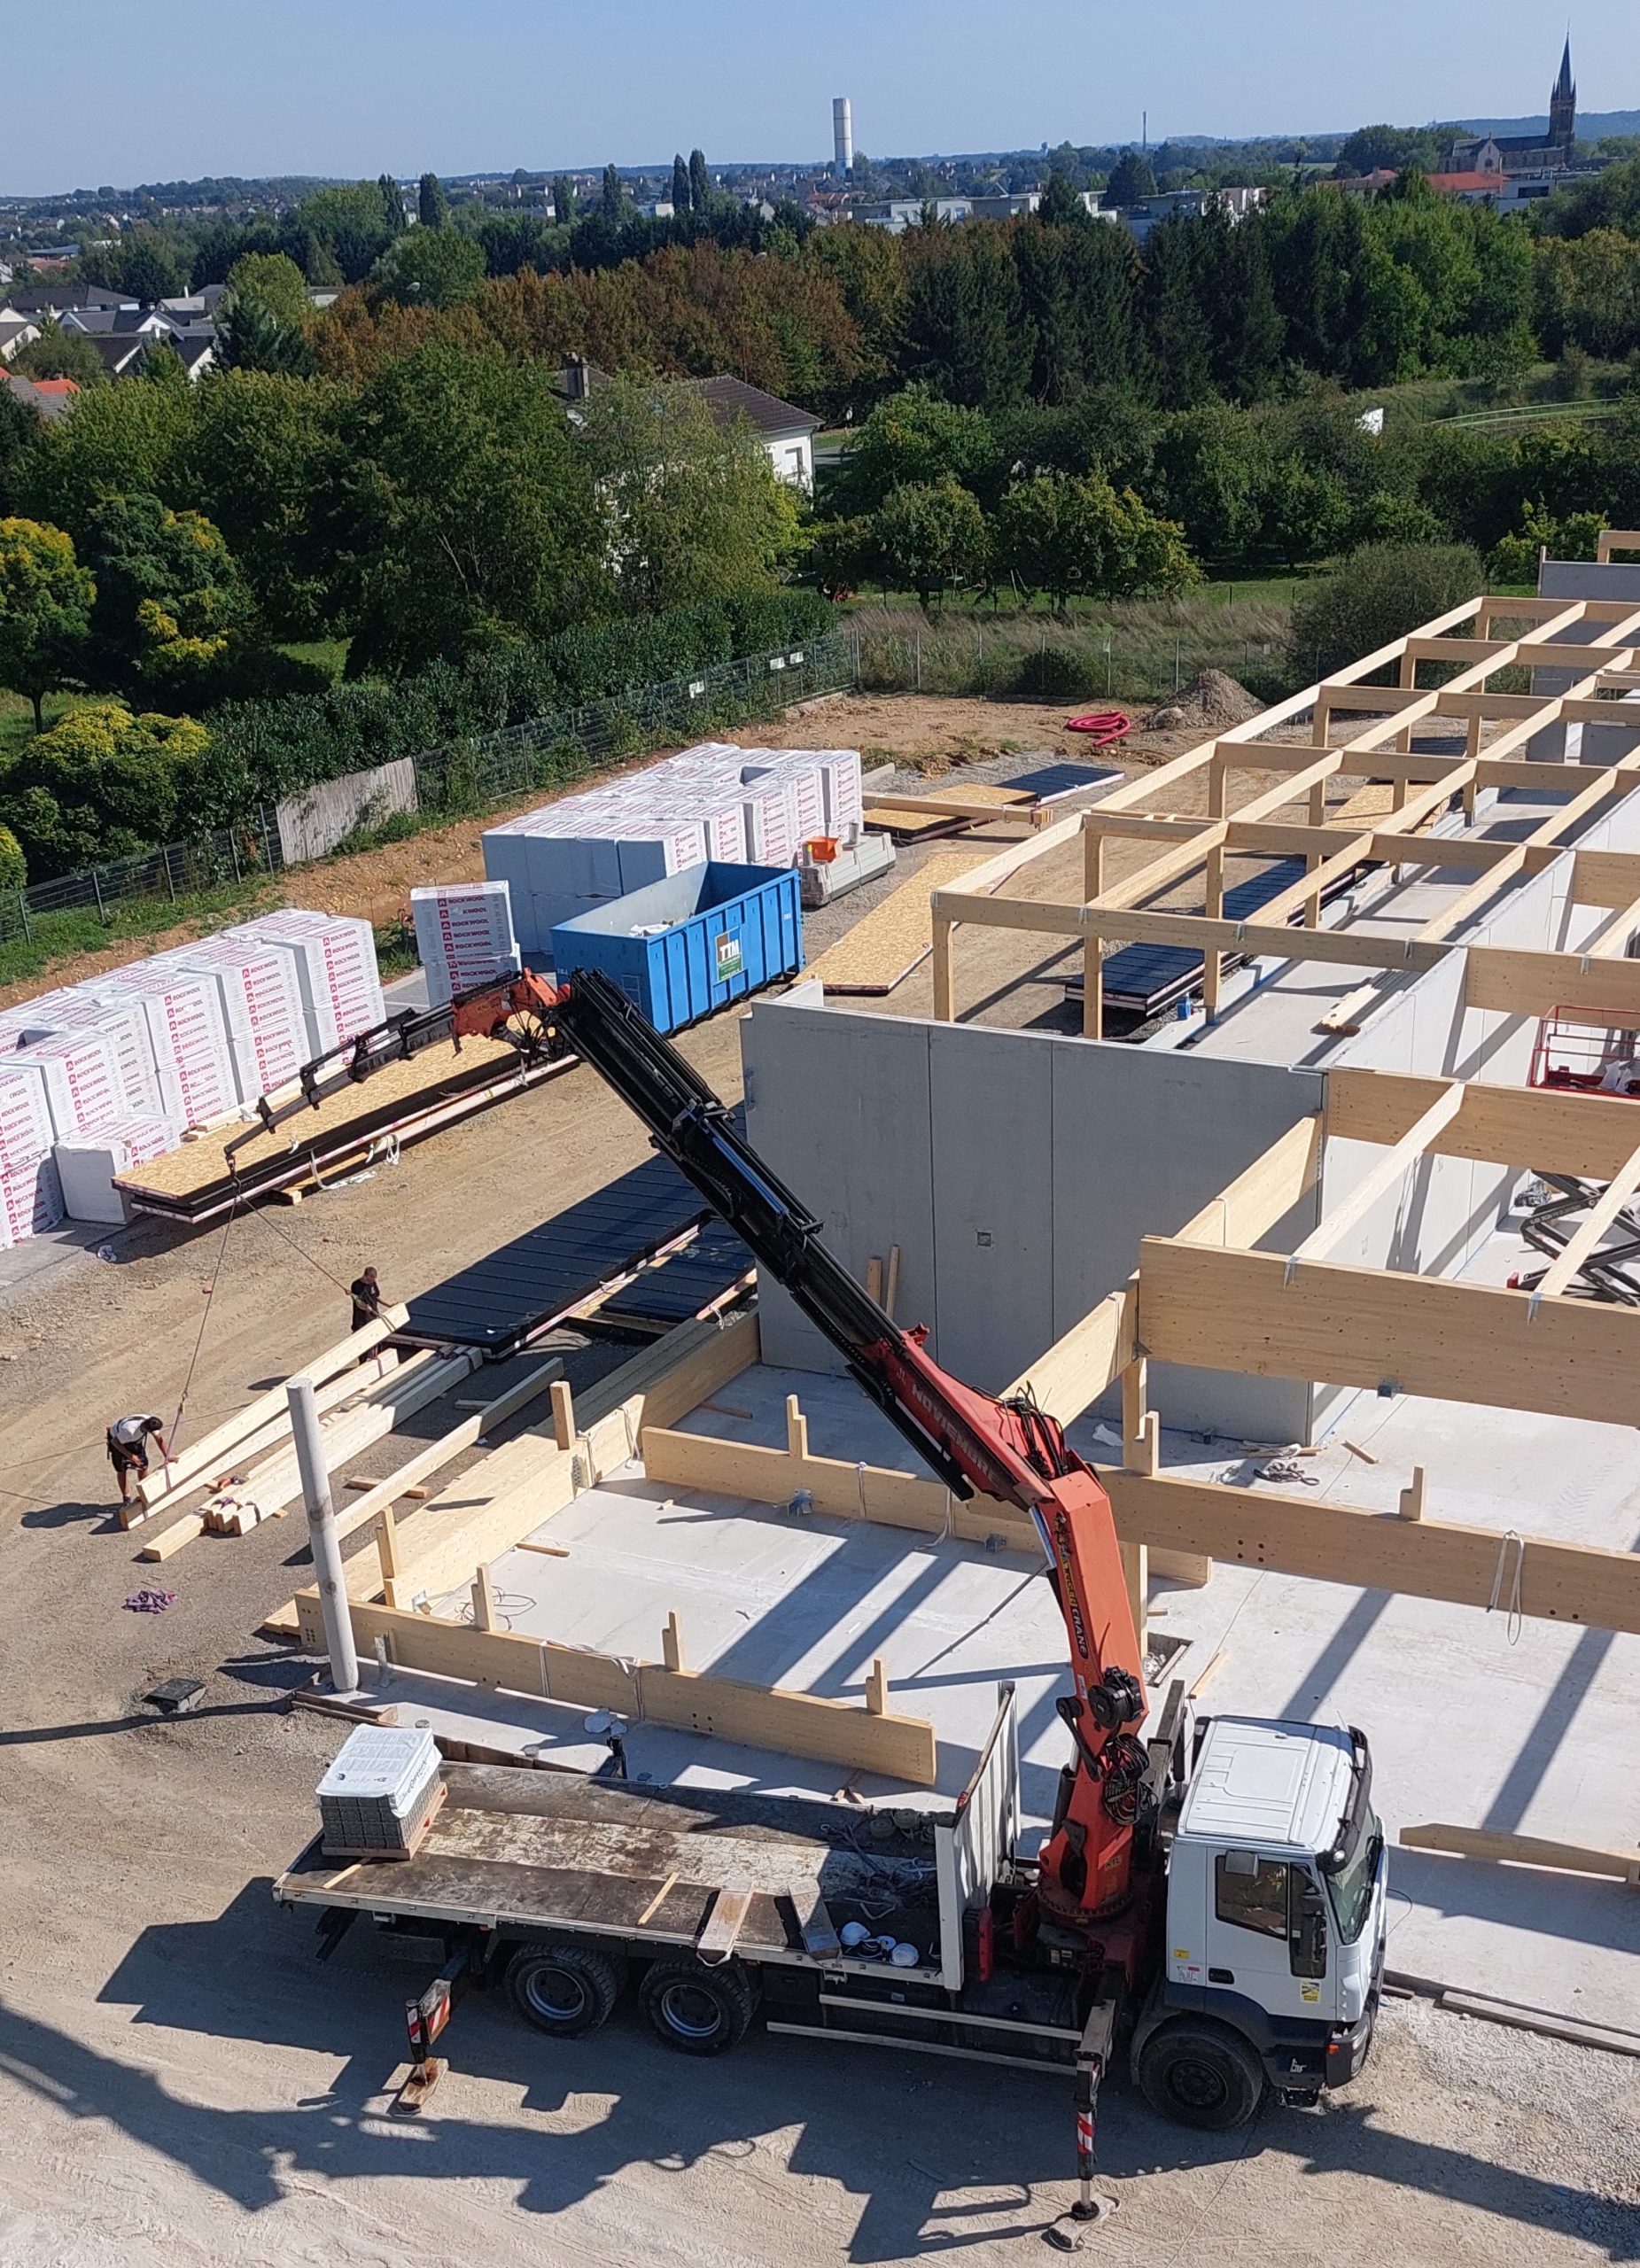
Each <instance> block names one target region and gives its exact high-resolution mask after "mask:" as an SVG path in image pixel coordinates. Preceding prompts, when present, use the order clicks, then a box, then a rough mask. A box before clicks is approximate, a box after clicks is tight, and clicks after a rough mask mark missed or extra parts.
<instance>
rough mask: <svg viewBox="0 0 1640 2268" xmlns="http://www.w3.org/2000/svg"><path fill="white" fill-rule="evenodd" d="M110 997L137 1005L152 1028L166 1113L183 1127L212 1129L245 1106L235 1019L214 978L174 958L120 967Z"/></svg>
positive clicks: (104, 985) (107, 990)
mask: <svg viewBox="0 0 1640 2268" xmlns="http://www.w3.org/2000/svg"><path fill="white" fill-rule="evenodd" d="M99 989H100V990H102V991H103V994H104V997H105V998H107V999H109V1000H112V1001H113V1004H114V1005H115V1006H119V1007H127V1008H135V1009H136V1011H137V1013H138V1014H140V1015H141V1016H142V1018H143V1020H144V1024H145V1026H146V1028H147V1032H148V1044H149V1046H150V1047H151V1049H152V1052H153V1060H154V1071H155V1076H156V1078H157V1081H158V1084H159V1108H160V1115H162V1116H164V1117H166V1118H168V1119H170V1120H171V1122H173V1124H175V1126H177V1127H179V1128H181V1127H187V1126H204V1125H206V1124H207V1123H208V1122H210V1121H211V1120H212V1119H214V1118H222V1117H224V1116H225V1115H227V1114H228V1113H229V1112H230V1111H233V1110H236V1109H237V1107H238V1105H239V1102H240V1094H239V1082H238V1077H237V1073H236V1072H235V1069H234V1060H233V1050H232V1048H231V1046H230V1045H229V1037H228V1021H227V1018H226V1016H225V1014H223V1010H222V994H221V992H220V990H218V988H217V985H216V983H215V982H214V979H213V978H211V977H209V976H206V975H200V974H198V973H197V972H196V971H194V970H191V969H187V968H183V967H180V966H179V965H178V963H177V962H176V960H175V959H174V957H173V956H172V955H171V954H169V953H161V954H156V955H155V957H154V959H152V960H148V961H142V962H139V963H136V964H135V965H134V966H133V967H129V968H121V969H116V970H115V971H114V973H113V975H110V976H108V977H105V978H104V979H102V980H101V985H100V988H99Z"/></svg>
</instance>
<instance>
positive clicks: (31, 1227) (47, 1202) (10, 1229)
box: [0, 1157, 63, 1249]
mask: <svg viewBox="0 0 1640 2268" xmlns="http://www.w3.org/2000/svg"><path fill="white" fill-rule="evenodd" d="M62 1217H63V1192H62V1185H61V1184H60V1183H59V1182H58V1177H57V1168H56V1166H55V1165H54V1164H53V1163H52V1162H51V1159H50V1158H49V1157H45V1158H36V1159H35V1161H34V1163H33V1164H32V1165H27V1166H21V1167H19V1169H17V1170H16V1171H15V1172H13V1173H0V1249H4V1248H5V1247H9V1246H11V1245H14V1244H20V1243H21V1242H22V1240H23V1239H24V1238H25V1237H37V1236H42V1235H43V1234H44V1232H45V1231H46V1230H47V1229H54V1228H55V1227H56V1226H57V1224H58V1222H59V1221H60V1220H61V1219H62Z"/></svg>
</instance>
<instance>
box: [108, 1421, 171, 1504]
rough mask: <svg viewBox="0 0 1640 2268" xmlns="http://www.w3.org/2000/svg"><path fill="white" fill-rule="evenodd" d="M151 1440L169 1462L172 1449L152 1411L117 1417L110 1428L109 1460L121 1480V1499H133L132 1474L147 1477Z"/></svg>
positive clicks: (142, 1478) (126, 1502)
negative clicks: (167, 1443) (166, 1441)
mask: <svg viewBox="0 0 1640 2268" xmlns="http://www.w3.org/2000/svg"><path fill="white" fill-rule="evenodd" d="M150 1441H152V1442H153V1443H154V1445H155V1446H156V1448H157V1449H159V1454H160V1456H162V1457H163V1458H164V1459H165V1461H166V1463H167V1464H169V1463H170V1451H169V1450H168V1449H167V1448H166V1445H165V1434H164V1432H163V1431H162V1429H161V1424H160V1420H159V1418H158V1417H153V1416H152V1414H150V1413H148V1412H145V1411H143V1410H136V1411H135V1412H133V1414H132V1415H131V1416H130V1417H116V1418H115V1419H114V1422H113V1425H111V1426H110V1427H109V1428H108V1462H109V1464H112V1465H113V1469H114V1472H115V1475H116V1477H117V1479H118V1480H119V1483H120V1503H122V1504H128V1503H130V1501H131V1475H132V1474H133V1473H135V1474H136V1477H137V1479H138V1480H146V1479H147V1478H148V1444H149V1442H150Z"/></svg>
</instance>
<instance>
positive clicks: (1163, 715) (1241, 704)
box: [1146, 670, 1264, 733]
mask: <svg viewBox="0 0 1640 2268" xmlns="http://www.w3.org/2000/svg"><path fill="white" fill-rule="evenodd" d="M1263 705H1264V704H1263V702H1261V701H1255V699H1254V698H1253V695H1251V694H1250V693H1249V692H1248V691H1247V687H1246V686H1245V685H1238V684H1237V682H1236V680H1235V679H1234V678H1233V677H1228V676H1226V675H1225V673H1224V671H1223V670H1198V671H1197V672H1196V674H1195V676H1194V677H1193V678H1192V679H1191V680H1190V683H1189V684H1188V685H1187V686H1185V687H1184V689H1183V690H1182V691H1181V692H1180V694H1179V695H1178V699H1177V700H1176V701H1170V702H1168V703H1166V704H1165V706H1164V707H1162V708H1160V709H1157V710H1154V711H1152V713H1151V715H1150V718H1149V719H1148V722H1147V725H1146V730H1147V731H1150V732H1156V733H1170V732H1179V731H1193V730H1195V729H1196V727H1197V726H1206V727H1207V728H1208V729H1209V730H1212V729H1213V728H1215V727H1216V726H1229V725H1243V724H1245V723H1246V722H1247V718H1249V717H1256V716H1257V714H1258V712H1259V711H1260V710H1261V709H1262V708H1263Z"/></svg>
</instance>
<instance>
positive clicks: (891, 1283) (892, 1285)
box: [882, 1244, 899, 1316]
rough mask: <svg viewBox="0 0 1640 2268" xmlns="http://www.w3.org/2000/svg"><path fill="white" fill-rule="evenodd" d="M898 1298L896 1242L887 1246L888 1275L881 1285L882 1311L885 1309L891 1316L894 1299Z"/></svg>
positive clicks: (897, 1251)
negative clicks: (884, 1282) (885, 1281)
mask: <svg viewBox="0 0 1640 2268" xmlns="http://www.w3.org/2000/svg"><path fill="white" fill-rule="evenodd" d="M898 1298H899V1247H898V1245H897V1244H891V1245H890V1247H889V1275H888V1281H887V1283H886V1284H884V1285H883V1287H882V1305H883V1309H884V1311H885V1312H886V1313H887V1314H888V1315H890V1316H892V1315H893V1313H894V1304H895V1301H897V1300H898Z"/></svg>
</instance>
